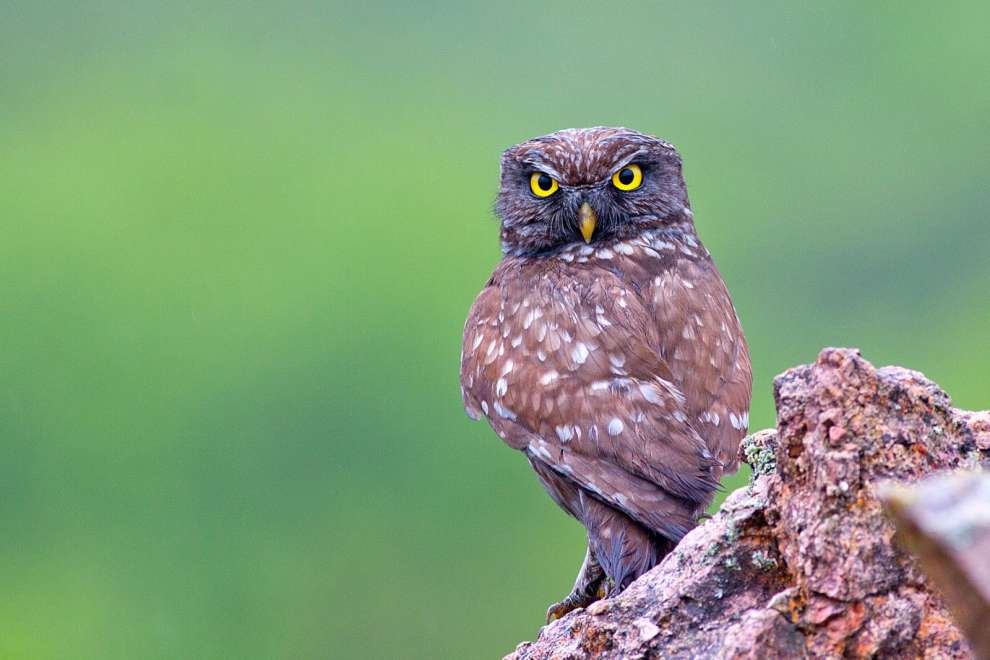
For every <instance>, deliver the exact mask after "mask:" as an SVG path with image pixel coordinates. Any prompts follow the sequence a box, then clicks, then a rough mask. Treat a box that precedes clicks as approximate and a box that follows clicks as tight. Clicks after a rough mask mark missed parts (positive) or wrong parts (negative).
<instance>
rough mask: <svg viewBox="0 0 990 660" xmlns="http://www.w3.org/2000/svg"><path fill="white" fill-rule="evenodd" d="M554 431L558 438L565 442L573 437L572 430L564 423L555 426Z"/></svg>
mask: <svg viewBox="0 0 990 660" xmlns="http://www.w3.org/2000/svg"><path fill="white" fill-rule="evenodd" d="M554 431H556V432H557V437H558V438H560V441H561V442H567V441H568V440H570V439H571V438H572V437H574V430H573V429H572V428H571V427H570V426H567V425H566V424H565V425H564V426H555V427H554Z"/></svg>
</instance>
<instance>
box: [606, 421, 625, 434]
mask: <svg viewBox="0 0 990 660" xmlns="http://www.w3.org/2000/svg"><path fill="white" fill-rule="evenodd" d="M624 428H625V425H624V424H623V423H622V420H621V419H619V418H618V417H613V418H612V420H611V421H610V422H609V423H608V434H609V435H613V436H615V435H619V434H620V433H622V429H624Z"/></svg>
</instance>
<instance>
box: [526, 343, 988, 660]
mask: <svg viewBox="0 0 990 660" xmlns="http://www.w3.org/2000/svg"><path fill="white" fill-rule="evenodd" d="M774 395H775V398H776V403H777V421H778V425H777V430H776V431H763V432H760V433H757V434H754V435H753V436H751V437H750V438H748V439H747V441H746V442H745V443H744V444H743V446H742V447H741V448H740V459H741V460H743V461H745V462H747V463H749V464H750V465H751V466H753V468H754V477H755V478H754V481H753V483H752V484H751V485H750V486H748V487H746V488H742V489H740V490H737V491H736V492H734V493H732V494H731V495H730V496H729V497H728V498H727V499H726V501H725V502H724V503H723V505H722V507H721V509H720V510H719V512H718V513H717V514H716V515H715V516H713V517H712V518H711V519H710V520H708V521H707V522H705V524H703V525H701V526H699V527H698V528H696V529H695V530H693V531H692V532H691V533H690V534H688V535H687V536H686V537H685V538H684V539H683V541H682V542H681V543H680V544H679V545H678V547H677V548H676V549H675V550H674V552H672V553H671V554H670V555H669V556H668V557H667V558H666V559H665V560H664V561H663V562H662V563H661V564H660V565H659V566H657V567H656V568H654V569H653V570H652V571H650V572H649V573H647V574H646V575H644V576H642V577H641V578H640V579H639V580H637V581H636V582H634V583H633V584H632V585H630V586H629V588H628V589H626V590H625V591H624V592H623V593H621V594H619V595H618V596H616V597H614V598H612V599H610V600H607V601H599V602H597V603H594V604H593V605H591V606H590V607H588V609H587V610H576V611H575V612H572V613H571V614H569V615H567V616H565V617H564V618H562V619H560V620H559V621H555V622H554V623H553V624H551V625H549V626H547V627H545V628H544V629H543V630H542V632H541V634H540V637H539V639H538V640H537V641H535V642H526V643H523V644H520V645H519V646H518V647H517V649H516V650H515V652H514V653H513V654H512V655H511V656H510V657H512V658H518V659H524V658H526V659H536V658H556V659H561V660H563V659H566V658H588V657H592V658H645V657H651V658H652V657H664V658H708V657H714V658H769V657H782V658H783V657H786V658H802V657H809V658H819V657H824V658H831V657H884V658H890V657H893V658H914V657H926V658H969V657H973V656H972V652H971V650H970V647H969V646H968V645H967V643H966V641H965V640H964V638H963V636H962V634H961V632H960V631H959V629H958V628H957V627H956V626H955V625H954V624H953V623H952V620H951V619H950V618H949V614H948V612H947V610H946V608H945V605H944V604H943V602H942V600H941V598H940V597H939V596H938V595H937V594H935V593H934V592H933V591H932V590H931V587H930V585H929V584H928V582H927V580H926V578H925V576H924V575H923V574H922V573H921V571H920V570H919V569H918V568H917V566H916V565H915V563H914V560H913V559H912V558H911V557H909V556H908V555H906V554H905V553H904V552H903V551H901V550H900V549H899V548H898V547H897V546H896V545H894V544H893V542H892V539H893V536H894V528H893V526H892V524H891V523H890V521H889V520H888V518H887V517H886V516H885V515H884V513H883V507H882V504H881V502H880V499H879V498H878V491H879V489H880V488H882V484H885V483H889V482H898V483H911V482H914V481H917V480H918V479H920V478H922V477H924V476H925V475H928V474H930V473H932V472H935V471H939V470H952V469H956V468H960V467H968V468H974V467H978V466H979V465H980V464H981V463H990V415H987V414H986V413H968V412H964V411H959V410H955V409H953V408H952V407H951V404H950V401H949V398H948V397H947V396H946V394H945V393H944V392H942V391H941V390H940V389H939V388H938V387H937V386H936V385H935V384H933V383H931V382H930V381H928V380H926V379H925V378H924V376H922V375H921V374H919V373H917V372H913V371H908V370H906V369H901V368H896V367H888V368H883V369H875V368H874V367H873V366H872V365H871V364H870V363H868V362H867V361H865V360H864V359H863V358H862V357H860V355H859V353H858V352H857V351H855V350H848V349H825V350H824V351H822V353H821V355H820V356H819V358H818V361H817V362H816V363H815V364H813V365H807V366H803V367H798V368H795V369H791V370H789V371H787V372H785V373H784V374H782V375H780V376H778V377H777V379H776V380H775V382H774Z"/></svg>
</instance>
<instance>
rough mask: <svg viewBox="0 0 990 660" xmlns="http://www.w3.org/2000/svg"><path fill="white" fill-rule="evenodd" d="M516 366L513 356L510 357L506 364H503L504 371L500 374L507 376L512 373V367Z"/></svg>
mask: <svg viewBox="0 0 990 660" xmlns="http://www.w3.org/2000/svg"><path fill="white" fill-rule="evenodd" d="M514 366H516V363H515V362H513V361H512V358H509V359H508V360H506V361H505V364H503V365H502V371H501V372H500V375H502V376H505V375H507V374H509V373H511V372H512V368H513V367H514Z"/></svg>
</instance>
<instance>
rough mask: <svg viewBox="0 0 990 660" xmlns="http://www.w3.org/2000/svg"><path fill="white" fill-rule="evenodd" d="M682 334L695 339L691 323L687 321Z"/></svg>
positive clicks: (686, 337)
mask: <svg viewBox="0 0 990 660" xmlns="http://www.w3.org/2000/svg"><path fill="white" fill-rule="evenodd" d="M681 336H682V337H684V338H685V339H694V328H693V327H691V325H690V324H688V323H685V324H684V329H683V330H681Z"/></svg>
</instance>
